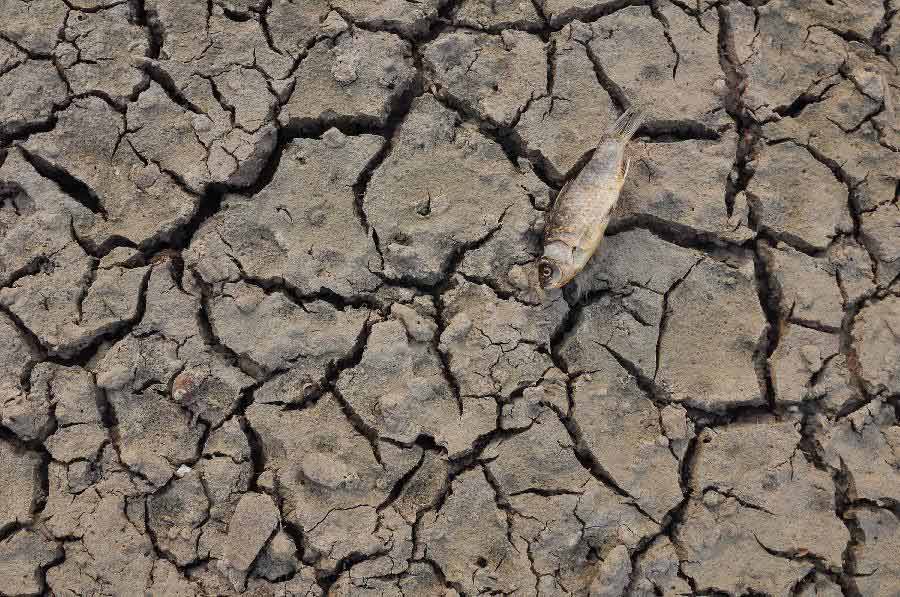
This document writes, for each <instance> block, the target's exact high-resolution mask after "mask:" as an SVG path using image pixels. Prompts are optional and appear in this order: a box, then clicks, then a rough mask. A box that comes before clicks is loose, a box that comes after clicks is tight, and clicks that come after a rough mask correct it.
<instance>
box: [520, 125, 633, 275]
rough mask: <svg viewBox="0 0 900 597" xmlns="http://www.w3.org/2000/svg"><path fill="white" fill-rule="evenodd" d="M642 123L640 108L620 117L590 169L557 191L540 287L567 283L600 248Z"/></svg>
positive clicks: (547, 229) (547, 230)
mask: <svg viewBox="0 0 900 597" xmlns="http://www.w3.org/2000/svg"><path fill="white" fill-rule="evenodd" d="M642 122H643V115H642V113H641V112H640V111H639V110H635V109H629V110H627V111H626V112H625V113H624V114H622V116H620V117H619V118H618V120H616V122H615V123H614V124H613V126H612V128H611V129H610V130H609V131H608V132H607V133H605V134H604V135H603V137H602V138H601V140H600V143H599V144H598V145H597V149H596V150H595V151H594V155H593V157H592V158H591V160H590V161H589V162H588V163H587V165H585V167H584V168H583V169H582V170H581V172H580V173H579V174H578V176H577V177H575V179H574V180H571V181H569V183H567V184H566V186H564V187H563V189H562V190H561V191H560V192H559V196H558V197H557V198H556V203H555V204H554V206H553V210H552V211H551V213H550V216H549V218H548V220H547V224H546V226H545V228H544V255H543V257H541V259H540V260H539V261H538V283H539V284H540V286H541V288H543V289H551V288H561V287H563V286H564V285H566V284H567V283H568V282H569V281H571V280H572V278H574V277H575V276H576V275H577V274H578V272H580V271H581V270H582V269H583V268H584V266H585V265H587V262H588V260H590V258H591V256H592V255H593V254H594V251H596V250H597V247H598V246H600V240H601V239H602V238H603V233H604V232H605V231H606V225H607V224H608V223H609V215H610V213H611V212H612V209H613V207H614V206H615V204H616V201H618V199H619V191H621V190H622V185H623V184H624V182H625V177H626V176H627V175H628V167H629V165H630V160H628V159H627V158H626V157H625V148H626V146H627V145H628V142H629V141H630V140H631V138H632V137H633V136H634V133H635V132H636V131H637V129H638V128H639V127H640V126H641V124H642Z"/></svg>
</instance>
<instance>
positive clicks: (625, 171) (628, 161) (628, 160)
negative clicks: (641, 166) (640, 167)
mask: <svg viewBox="0 0 900 597" xmlns="http://www.w3.org/2000/svg"><path fill="white" fill-rule="evenodd" d="M629 168H631V158H625V167H624V168H622V180H625V179H626V178H628V169H629Z"/></svg>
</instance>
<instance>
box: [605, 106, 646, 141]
mask: <svg viewBox="0 0 900 597" xmlns="http://www.w3.org/2000/svg"><path fill="white" fill-rule="evenodd" d="M642 124H644V113H643V112H642V111H641V110H639V109H638V108H628V109H627V110H625V112H623V113H622V115H621V116H619V118H618V119H617V120H616V122H615V123H614V124H613V125H612V128H611V129H610V131H609V133H607V135H606V136H607V138H609V139H617V140H619V141H622V142H623V143H627V142H628V141H630V140H631V138H632V137H634V134H635V133H636V132H637V130H638V129H639V128H640V127H641V125H642Z"/></svg>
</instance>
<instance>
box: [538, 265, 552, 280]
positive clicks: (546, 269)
mask: <svg viewBox="0 0 900 597" xmlns="http://www.w3.org/2000/svg"><path fill="white" fill-rule="evenodd" d="M538 275H539V276H540V277H541V279H542V280H549V279H550V278H552V277H553V266H552V265H550V264H549V263H547V262H546V261H544V262H543V263H541V264H540V265H539V266H538Z"/></svg>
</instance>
